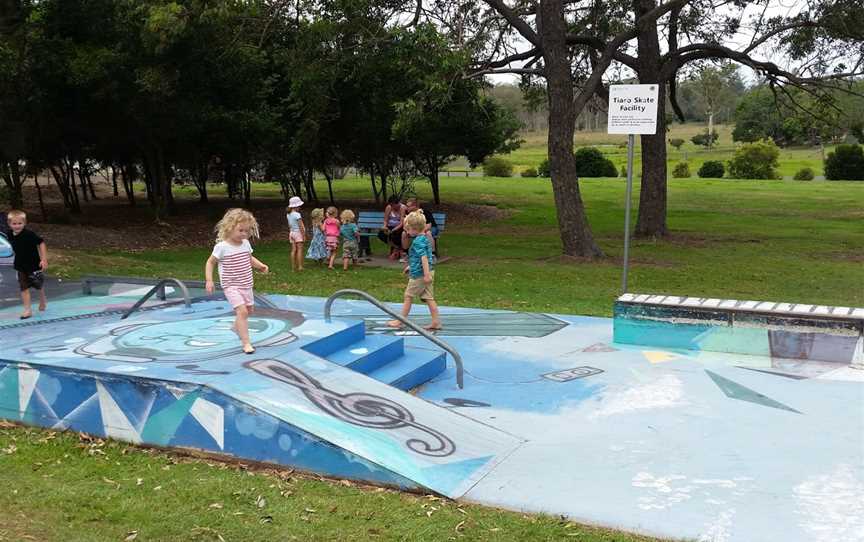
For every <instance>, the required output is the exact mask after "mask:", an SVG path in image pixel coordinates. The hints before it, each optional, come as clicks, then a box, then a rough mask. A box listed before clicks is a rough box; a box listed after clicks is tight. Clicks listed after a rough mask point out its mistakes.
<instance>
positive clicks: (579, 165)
mask: <svg viewBox="0 0 864 542" xmlns="http://www.w3.org/2000/svg"><path fill="white" fill-rule="evenodd" d="M574 156H575V158H576V174H577V175H579V177H617V176H618V170H617V169H616V168H615V164H613V163H612V160H609V159H608V158H606V157H605V156H604V155H603V153H602V152H600V149H597V148H594V147H582V148H581V149H577V150H576V153H575V154H574Z"/></svg>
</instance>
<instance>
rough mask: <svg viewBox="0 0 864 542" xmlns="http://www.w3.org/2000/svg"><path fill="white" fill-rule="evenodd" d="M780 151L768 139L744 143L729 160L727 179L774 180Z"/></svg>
mask: <svg viewBox="0 0 864 542" xmlns="http://www.w3.org/2000/svg"><path fill="white" fill-rule="evenodd" d="M779 157H780V149H778V148H777V145H775V144H774V142H773V141H771V140H769V139H762V140H760V141H755V142H753V143H746V144H744V145H741V146H740V147H738V149H736V150H735V156H734V157H733V158H732V160H729V177H731V178H733V179H776V178H777V165H778V163H777V159H778V158H779Z"/></svg>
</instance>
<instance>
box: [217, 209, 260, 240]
mask: <svg viewBox="0 0 864 542" xmlns="http://www.w3.org/2000/svg"><path fill="white" fill-rule="evenodd" d="M238 224H248V225H249V237H250V238H251V239H258V238H259V237H260V235H259V234H258V221H257V220H255V217H254V216H253V215H252V213H250V212H249V211H247V210H246V209H228V210H227V211H226V212H225V216H223V217H222V220H220V221H219V222H217V223H216V226H215V227H214V228H213V231H215V232H216V242H217V243H218V242H219V241H224V240H225V239H227V238H228V235H230V233H231V232H232V231H234V228H236V227H237V225H238Z"/></svg>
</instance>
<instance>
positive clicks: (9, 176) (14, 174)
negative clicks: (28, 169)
mask: <svg viewBox="0 0 864 542" xmlns="http://www.w3.org/2000/svg"><path fill="white" fill-rule="evenodd" d="M0 166H2V174H3V180H4V181H5V182H6V186H7V187H8V188H9V205H11V206H12V208H13V209H20V208H22V207H23V206H24V191H23V182H22V180H21V171H20V170H19V166H18V161H17V160H12V161H9V162H3V163H2V164H0Z"/></svg>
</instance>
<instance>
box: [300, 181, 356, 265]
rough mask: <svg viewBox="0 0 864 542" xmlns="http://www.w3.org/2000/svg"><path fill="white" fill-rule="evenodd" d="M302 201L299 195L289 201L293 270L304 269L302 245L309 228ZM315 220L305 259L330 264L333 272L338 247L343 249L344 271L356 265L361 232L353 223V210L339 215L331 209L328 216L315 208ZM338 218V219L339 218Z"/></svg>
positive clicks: (327, 213) (322, 210) (337, 210)
mask: <svg viewBox="0 0 864 542" xmlns="http://www.w3.org/2000/svg"><path fill="white" fill-rule="evenodd" d="M302 206H303V200H302V199H300V198H299V197H297V196H294V197H292V198H291V199H290V200H289V201H288V228H289V230H290V231H289V234H288V235H289V240H290V241H291V269H293V270H295V271H302V270H303V245H304V243H305V242H306V226H305V225H304V224H303V217H302V216H301V215H300V208H301V207H302ZM309 216H310V218H311V219H312V241H311V242H310V243H309V251H308V252H307V253H306V259H309V260H315V261H317V262H325V261H326V262H327V267H328V268H329V269H333V264H334V263H335V261H336V254H337V253H338V252H339V246H340V244H341V246H342V269H345V270H347V269H348V265H349V263H357V257H358V256H359V254H360V229H359V228H358V227H357V224H355V223H354V219H355V215H354V211H351V210H350V209H345V210H344V211H342V213H341V214H340V213H339V209H337V208H336V207H332V206H331V207H328V208H327V212H326V216H325V212H324V209H314V210H313V211H312V212H311V213H310V215H309ZM337 217H338V218H337Z"/></svg>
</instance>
